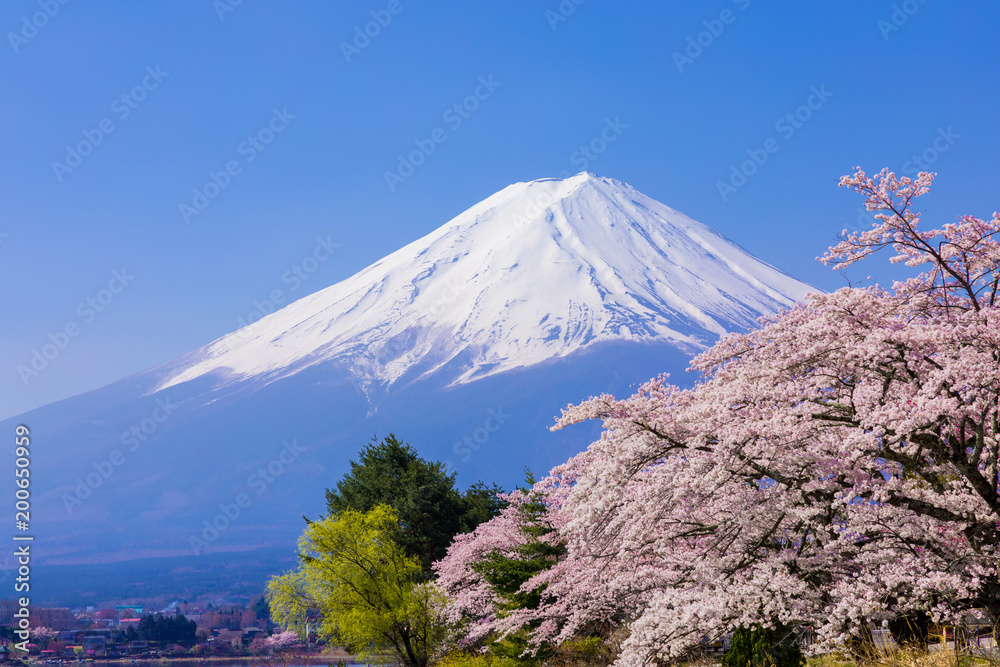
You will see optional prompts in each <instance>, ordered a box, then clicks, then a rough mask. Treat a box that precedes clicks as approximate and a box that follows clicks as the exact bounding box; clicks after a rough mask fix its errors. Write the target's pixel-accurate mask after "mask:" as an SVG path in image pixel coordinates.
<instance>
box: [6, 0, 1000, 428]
mask: <svg viewBox="0 0 1000 667" xmlns="http://www.w3.org/2000/svg"><path fill="white" fill-rule="evenodd" d="M577 1H579V0H577ZM46 12H47V14H46ZM373 12H374V14H373ZM998 19H1000V5H996V4H995V3H987V2H968V3H961V4H958V3H945V2H942V1H941V0H925V1H924V2H920V0H908V1H907V2H891V1H888V0H886V1H882V0H866V1H864V2H862V1H860V0H855V1H848V2H839V3H764V2H761V1H759V0H738V1H732V0H713V1H711V2H699V3H690V2H632V3H611V2H601V1H599V0H585V1H583V2H580V3H579V4H576V3H574V2H573V0H564V1H563V2H562V4H560V3H559V2H556V1H554V0H553V1H549V2H545V1H541V2H534V3H520V2H518V3H515V2H468V3H457V2H453V3H446V4H445V3H439V4H437V5H436V6H434V5H431V3H420V2H413V1H412V0H394V1H393V2H389V1H388V0H386V1H382V0H375V1H374V2H367V3H359V2H337V3H330V2H320V1H319V0H311V1H306V0H304V1H302V2H297V3H276V2H270V3H269V2H264V1H263V0H243V1H242V2H239V3H238V4H237V2H236V0H217V1H216V2H213V1H212V0H179V1H175V2H144V3H85V2H81V1H80V0H77V1H76V2H71V1H68V2H66V4H62V3H61V2H59V0H41V1H39V0H34V1H26V0H9V1H7V2H4V3H3V5H2V7H0V28H2V31H3V33H4V35H5V37H4V40H3V43H2V44H0V80H2V82H3V88H4V93H5V94H4V95H3V96H2V97H0V113H2V117H3V119H4V121H5V122H4V128H3V129H2V130H0V142H2V143H0V178H2V183H3V186H2V187H0V211H2V215H0V234H3V235H4V236H2V237H0V272H2V276H0V285H2V289H3V294H2V297H3V312H4V324H3V327H2V329H0V350H2V365H0V417H6V416H10V415H13V414H18V413H20V412H23V411H25V410H27V409H30V408H32V407H36V406H39V405H43V404H45V403H48V402H51V401H53V400H57V399H59V398H63V397H66V396H70V395H73V394H76V393H80V392H82V391H85V390H88V389H92V388H95V387H98V386H101V385H103V384H106V383H108V382H111V381H114V380H116V379H119V378H121V377H123V376H126V375H128V374H131V373H134V372H138V371H141V370H144V369H146V368H149V367H151V366H154V365H156V364H159V363H162V362H165V361H167V360H169V359H171V358H173V357H175V356H177V355H179V354H182V353H184V352H187V351H189V350H191V349H194V348H196V347H198V346H201V345H203V344H205V343H207V342H209V341H211V340H213V339H214V338H217V337H219V336H221V335H223V334H225V333H228V332H230V331H232V330H234V329H236V328H237V327H238V325H239V322H240V320H241V319H245V318H247V317H249V316H250V315H252V314H253V313H254V312H255V310H257V306H256V305H255V301H256V302H258V303H259V302H261V301H263V300H267V298H268V296H269V295H270V294H272V293H273V292H275V290H278V291H279V292H280V294H281V295H282V297H283V298H284V299H286V300H291V299H295V298H300V297H302V296H305V295H307V294H309V293H311V292H314V291H316V290H318V289H321V288H323V287H326V286H328V285H330V284H333V283H335V282H337V281H338V280H340V279H343V278H345V277H347V276H349V275H351V274H352V273H354V272H356V271H357V270H359V269H361V268H363V267H364V266H366V265H368V264H370V263H371V262H373V261H375V260H377V259H378V258H380V257H382V256H383V255H385V254H387V253H389V252H391V251H393V250H395V249H396V248H398V247H400V246H402V245H404V244H406V243H408V242H409V241H412V240H414V239H416V238H418V237H420V236H422V235H424V234H426V233H427V232H429V231H431V230H432V229H434V228H435V227H437V226H439V225H440V224H442V223H443V222H445V221H446V220H448V219H450V218H451V217H453V216H454V215H456V214H458V213H459V212H461V211H462V210H464V209H465V208H467V207H469V206H471V205H472V204H474V203H476V202H478V201H479V200H481V199H483V198H484V197H486V196H488V195H490V194H492V193H493V192H495V191H497V190H499V189H501V188H503V187H504V186H506V185H508V184H510V183H512V182H515V181H524V180H531V179H534V178H542V177H549V176H556V175H559V174H560V173H561V172H564V171H569V172H573V173H575V172H578V171H581V170H583V169H584V168H586V169H587V170H589V171H593V172H595V173H598V174H600V175H603V176H610V177H613V178H617V179H620V180H623V181H627V182H629V183H631V184H632V185H634V186H635V187H637V188H638V189H639V190H641V191H643V192H645V193H646V194H648V195H650V196H652V197H654V198H656V199H659V200H660V201H662V202H664V203H665V204H667V205H669V206H672V207H674V208H676V209H679V210H681V211H684V212H685V213H687V214H689V215H691V216H692V217H694V218H695V219H698V220H700V221H702V222H704V223H706V224H708V225H710V226H712V227H714V228H715V229H717V230H719V231H720V232H722V233H723V234H725V235H727V236H728V237H730V238H732V239H733V240H735V241H736V242H738V243H740V244H741V245H743V246H744V247H746V248H747V249H749V250H750V251H751V252H753V253H755V254H756V255H758V256H760V257H761V258H763V259H765V260H766V261H769V262H771V263H773V264H775V265H777V266H779V267H780V268H782V269H784V270H785V271H787V272H789V273H791V274H792V275H794V276H796V277H798V278H800V279H802V280H805V281H807V282H810V283H812V284H814V285H816V286H818V287H821V288H824V289H835V288H837V287H839V286H841V285H843V284H845V278H844V277H842V276H840V275H838V274H836V273H833V272H831V271H830V270H829V269H827V268H825V267H823V266H822V265H820V264H818V263H817V262H816V261H815V259H814V258H815V257H816V256H817V255H819V254H822V252H823V251H824V250H825V248H826V247H827V246H828V245H829V244H830V243H831V242H832V241H833V239H834V237H835V235H836V234H837V233H838V232H839V231H840V230H841V229H843V228H844V227H846V226H849V225H850V224H851V223H852V222H853V221H854V220H855V219H856V218H857V207H858V205H859V200H858V199H857V198H856V197H855V196H854V195H852V194H851V193H849V192H846V191H844V190H842V189H838V188H837V186H836V183H837V178H838V177H839V176H840V175H841V174H844V173H847V172H849V171H851V170H852V168H853V166H854V165H856V164H860V165H862V166H863V167H865V168H866V169H868V170H870V171H871V170H877V169H878V168H880V167H882V166H889V167H891V168H893V169H895V170H897V171H906V170H912V171H915V169H916V167H915V165H914V164H913V163H912V156H914V155H917V156H920V155H923V156H924V157H926V158H928V159H930V158H932V159H931V160H930V162H931V164H930V165H929V166H930V168H931V169H933V170H934V171H938V172H939V174H940V176H939V178H938V182H937V184H936V188H935V194H933V195H932V199H929V200H927V202H926V210H927V212H928V218H927V220H928V222H932V221H934V220H937V221H946V220H950V219H953V216H955V215H958V214H961V213H971V214H976V215H980V216H985V215H989V214H991V213H992V211H993V210H994V209H995V208H997V206H998V200H1000V197H998V196H997V192H996V190H997V188H996V184H997V182H998V175H1000V165H998V160H997V155H1000V140H998V133H997V130H996V119H997V109H998V108H1000V93H998V90H1000V89H998V83H1000V77H998V74H1000V55H998V51H997V49H996V47H995V34H994V33H995V28H996V26H997V24H998ZM373 22H374V23H373ZM366 29H367V31H368V32H369V33H370V34H371V35H374V36H361V37H359V34H361V35H363V34H364V32H365V30H366ZM678 54H679V55H678ZM483 82H486V83H483ZM477 94H478V99H477V98H476V95H477ZM123 96H124V97H123ZM470 96H472V97H470ZM455 105H459V109H457V110H456V109H455ZM803 105H805V106H803ZM810 105H811V108H810ZM787 114H792V119H789V118H788V117H787ZM795 114H798V118H797V119H796V118H795ZM782 119H784V120H782ZM608 123H613V124H615V125H616V126H617V128H618V130H617V134H616V135H615V140H614V141H613V142H610V143H607V144H606V145H603V146H602V143H601V141H598V138H599V137H601V133H602V131H603V129H604V128H605V127H607V125H608ZM608 136H610V134H609V135H608ZM253 137H256V139H252V138H253ZM769 140H770V143H767V142H768V141H769ZM255 141H256V144H255V143H254V142H255ZM265 141H267V142H269V143H264V142H265ZM81 143H82V147H81ZM420 145H422V146H424V148H425V153H429V154H427V155H420V156H417V159H416V160H415V161H419V162H422V163H421V164H420V165H419V166H417V167H415V168H414V169H413V171H412V173H410V172H409V170H407V169H406V168H405V167H404V168H403V169H402V171H401V172H400V171H399V168H400V158H399V156H400V155H404V156H409V155H410V154H411V153H412V152H413V151H415V150H419V146H420ZM430 146H433V149H434V150H433V152H431V151H430V149H429V147H430ZM586 146H591V147H592V148H593V149H594V150H593V151H592V152H591V153H590V154H589V155H587V154H585V153H584V152H583V151H581V147H586ZM67 147H69V148H71V149H73V150H72V152H73V153H74V154H76V156H75V157H74V155H73V154H68V153H69V151H68V150H67ZM765 147H769V148H770V150H771V152H768V151H767V150H765ZM77 148H80V150H79V151H77V150H76V149H77ZM597 149H600V150H597ZM748 151H749V152H748ZM82 153H86V154H85V155H81V154H82ZM765 154H766V158H767V159H766V161H763V159H762V158H763V156H764V155H765ZM754 155H756V156H757V158H758V161H759V162H762V164H760V165H759V166H757V165H751V166H750V167H747V170H748V171H753V172H754V173H753V174H752V175H751V176H750V177H748V178H746V180H745V182H741V181H740V180H739V179H738V178H737V179H736V180H734V181H731V180H730V178H731V176H732V169H733V167H734V165H735V166H736V167H737V168H738V167H739V165H740V164H741V163H743V162H744V161H745V160H748V159H752V157H753V156H754ZM251 158H252V159H251ZM421 158H423V159H422V160H421ZM54 163H58V164H54ZM227 166H228V168H229V169H230V172H229V173H226V169H227ZM393 171H396V172H397V175H398V174H399V173H403V174H405V178H403V179H402V180H401V181H399V180H396V179H391V180H393V183H392V187H390V186H389V185H388V184H387V181H386V176H385V174H386V172H393ZM213 173H214V174H215V181H216V183H219V184H224V187H214V188H213V185H212V184H213V179H212V176H211V174H213ZM720 182H729V184H730V185H733V183H738V184H739V187H734V189H733V190H729V189H728V188H723V189H724V190H725V192H723V193H720V187H719V183H720ZM206 186H208V187H207V189H208V193H209V194H214V195H215V196H214V197H213V198H211V199H208V198H206V199H204V200H200V199H198V196H199V195H197V194H196V193H195V190H196V189H197V190H198V192H200V193H202V196H204V194H205V189H206ZM723 195H724V196H723ZM196 204H198V205H199V206H203V210H200V211H198V212H197V214H191V213H190V211H188V215H184V214H183V211H182V210H181V205H187V206H191V207H192V209H194V208H195V205H196ZM318 239H319V240H318ZM333 244H336V248H334V249H333V250H329V249H328V247H329V246H331V245H333ZM319 258H322V259H319ZM296 267H298V268H296ZM115 271H117V272H118V276H117V277H116V275H115V273H114V272H115ZM869 274H871V275H874V276H875V277H876V278H881V279H882V280H887V279H889V278H890V277H891V274H890V273H888V272H886V270H885V269H884V267H883V266H882V265H880V264H877V263H874V264H869V265H867V266H864V267H862V268H860V269H859V270H858V271H857V272H854V273H852V274H851V276H852V278H853V279H858V278H864V277H865V276H867V275H869ZM88 299H90V300H93V301H90V302H88ZM67 326H69V327H70V328H71V330H72V331H73V332H74V334H73V335H72V336H71V337H70V336H68V335H67V337H65V338H63V337H62V336H61V335H60V332H65V331H66V328H67ZM53 340H55V341H56V342H60V341H61V342H64V343H65V347H64V349H60V350H59V352H58V354H57V355H55V357H54V358H53V359H51V360H49V361H48V365H47V366H46V367H45V368H44V370H43V371H42V372H41V373H39V374H38V375H37V376H30V377H28V379H27V382H25V381H24V379H23V378H22V377H21V376H20V375H19V373H18V371H17V367H18V365H19V364H28V363H30V360H31V357H32V352H33V350H36V349H41V347H42V346H43V345H45V344H47V343H50V342H51V341H53Z"/></svg>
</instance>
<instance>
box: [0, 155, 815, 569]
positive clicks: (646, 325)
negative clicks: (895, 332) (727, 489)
mask: <svg viewBox="0 0 1000 667" xmlns="http://www.w3.org/2000/svg"><path fill="white" fill-rule="evenodd" d="M808 291H810V287H809V286H807V285H805V284H803V283H801V282H799V281H796V280H794V279H793V278H791V277H789V276H787V275H786V274H784V273H782V272H781V271H779V270H778V269H776V268H774V267H772V266H770V265H768V264H766V263H764V262H762V261H760V260H758V259H756V258H755V257H753V256H751V255H750V254H749V253H747V252H746V251H745V250H743V249H742V248H740V247H739V246H737V245H735V244H734V243H732V242H731V241H729V240H727V239H726V238H724V237H722V236H720V235H719V234H717V233H716V232H714V231H712V230H711V229H710V228H708V227H706V226H705V225H702V224H701V223H698V222H696V221H694V220H692V219H690V218H688V217H687V216H685V215H683V214H682V213H679V212H677V211H674V210H673V209H670V208H668V207H667V206H664V205H663V204H660V203H659V202H657V201H654V200H652V199H650V198H649V197H647V196H645V195H643V194H642V193H640V192H637V191H636V190H635V189H633V188H632V187H630V186H628V185H626V184H624V183H621V182H619V181H615V180H613V179H607V178H599V177H597V176H594V175H593V174H589V173H581V174H578V175H576V176H573V177H571V178H567V179H542V180H537V181H531V182H528V183H516V184H514V185H511V186H509V187H507V188H505V189H503V190H501V191H500V192H498V193H496V194H494V195H493V196H491V197H489V198H487V199H486V200H484V201H482V202H480V203H479V204H476V205H475V206H473V207H472V208H470V209H469V210H467V211H465V212H463V213H461V214H460V215H458V216H457V217H455V218H454V219H452V220H451V221H449V222H447V223H446V224H444V225H443V226H442V227H440V228H439V229H437V230H435V231H433V232H431V233H430V234H428V235H427V236H425V237H424V238H421V239H419V240H417V241H414V242H413V243H411V244H409V245H407V246H406V247H404V248H401V249H400V250H398V251H396V252H394V253H392V254H391V255H389V256H387V257H385V258H383V259H381V260H379V261H377V262H375V263H374V264H372V265H371V266H369V267H368V268H366V269H364V270H363V271H361V272H359V273H357V274H356V275H354V276H352V277H350V278H348V279H346V280H344V281H342V282H340V283H337V284H335V285H332V286H330V287H328V288H326V289H323V290H321V291H319V292H316V293H314V294H312V295H310V296H307V297H305V298H303V299H300V300H299V301H296V302H294V303H292V304H290V305H288V306H286V307H285V308H283V309H281V310H279V311H277V312H275V313H273V314H271V315H269V316H267V317H264V318H262V319H261V320H259V321H257V322H255V323H253V324H251V325H249V326H247V327H245V328H243V329H240V330H239V331H236V332H234V333H232V334H229V335H227V336H224V337H222V338H220V339H218V340H216V341H214V342H212V343H210V344H208V345H206V346H205V347H203V348H200V349H198V350H195V351H193V352H191V353H189V354H187V355H184V356H182V357H180V358H178V359H176V360H174V361H171V362H169V363H166V364H163V365H161V366H159V367H157V368H153V369H151V370H149V371H146V372H143V373H140V374H137V375H134V376H132V377H129V378H125V379H123V380H120V381H118V382H116V383H113V384H111V385H108V386H106V387H103V388H101V389H98V390H95V391H92V392H88V393H86V394H82V395H80V396H76V397H73V398H70V399H67V400H64V401H60V402H58V403H54V404H51V405H48V406H45V407H43V408H39V409H38V410H34V411H32V412H30V413H27V414H26V415H22V416H20V417H18V418H15V419H11V420H7V422H5V424H4V427H5V428H8V429H12V428H13V425H14V424H16V423H25V424H28V425H29V426H30V427H31V428H32V430H33V437H34V440H35V442H36V443H38V446H37V447H36V449H35V455H34V456H35V457H34V460H33V469H32V475H33V477H32V481H33V489H34V493H35V496H34V503H35V504H34V507H33V510H34V512H33V525H32V528H33V530H34V531H35V532H36V534H37V539H38V540H39V545H40V546H41V545H44V549H41V548H40V549H39V550H38V556H37V558H38V559H40V560H41V561H42V562H50V563H58V562H62V563H82V562H107V561H113V560H123V559H130V558H140V557H156V556H182V555H184V554H190V555H194V554H198V553H204V552H205V551H232V552H236V551H240V550H248V549H253V548H256V547H263V546H287V547H288V548H291V547H292V545H293V543H294V539H295V537H296V536H297V535H298V534H299V533H300V532H301V529H302V527H303V523H302V521H301V516H302V515H303V514H305V515H307V516H311V517H314V516H317V515H318V514H321V513H322V512H323V511H324V504H323V499H324V494H323V491H324V489H325V488H326V487H329V486H331V485H333V484H334V483H335V482H336V481H337V480H338V479H339V478H340V477H341V475H342V474H343V473H344V471H345V470H346V469H347V462H348V460H349V459H350V458H351V457H353V456H354V455H355V454H356V453H357V451H358V449H359V448H360V447H361V446H362V445H363V444H364V443H365V442H367V441H369V440H370V439H371V437H372V435H373V434H377V435H379V436H380V437H381V436H383V435H385V434H387V433H388V432H390V431H393V432H395V433H396V434H397V435H398V436H399V437H401V438H403V439H404V440H407V441H409V442H411V443H412V444H414V445H415V446H416V447H417V448H418V449H419V450H420V451H421V453H422V454H423V455H424V456H427V457H429V458H433V459H440V460H444V461H447V462H448V463H449V465H450V466H451V467H452V469H453V470H455V471H456V472H457V473H458V481H459V483H460V484H461V485H463V486H464V485H467V484H469V483H471V482H473V481H476V480H477V479H483V480H486V481H488V482H492V481H497V482H500V483H501V484H503V485H505V486H507V487H508V488H509V487H510V486H511V485H512V484H513V483H515V482H517V481H519V480H520V477H521V473H522V470H523V468H524V467H525V466H530V467H531V468H532V469H533V470H534V471H535V472H537V473H543V472H545V471H546V470H548V469H549V468H550V467H551V466H552V465H555V464H557V463H560V462H562V461H564V460H566V459H567V458H568V457H569V456H571V455H573V454H575V453H577V452H578V451H580V450H581V449H583V448H585V447H586V446H587V444H588V443H589V442H590V441H591V439H592V438H593V437H594V436H596V435H597V433H598V425H587V426H580V427H575V428H573V429H567V430H565V431H560V432H558V433H550V432H548V431H547V430H546V427H547V426H549V425H550V424H552V420H553V418H554V417H555V416H556V415H557V414H558V413H559V410H560V409H561V408H562V407H564V406H565V405H566V404H567V403H569V402H578V401H580V400H582V399H584V398H586V397H587V396H588V395H591V394H596V393H600V392H604V391H607V392H611V393H619V394H624V393H626V392H629V391H630V387H631V386H633V385H634V384H635V383H638V382H641V381H643V380H646V379H648V378H650V377H652V376H654V375H657V374H659V373H661V372H664V371H672V372H674V373H675V380H677V381H681V382H683V381H684V377H683V375H682V373H681V374H679V373H678V372H679V371H683V369H684V368H685V367H686V366H687V361H688V359H689V358H690V355H691V354H692V353H694V352H697V351H699V350H701V349H704V348H706V347H707V346H709V345H711V344H712V343H713V342H714V341H715V340H717V339H718V337H719V336H720V335H722V334H724V333H725V332H728V331H734V330H743V329H747V328H749V327H751V326H753V324H754V322H755V319H756V318H757V317H759V316H761V315H765V314H768V313H772V312H775V311H776V310H779V309H782V308H785V307H787V306H790V305H791V304H793V303H794V302H795V301H797V300H799V299H801V298H802V297H803V296H804V295H805V294H806V293H807V292H808ZM8 432H11V431H10V430H8ZM0 484H6V485H8V486H11V488H10V489H8V490H9V491H10V494H13V488H12V482H11V480H4V481H3V482H0ZM3 488H7V487H3Z"/></svg>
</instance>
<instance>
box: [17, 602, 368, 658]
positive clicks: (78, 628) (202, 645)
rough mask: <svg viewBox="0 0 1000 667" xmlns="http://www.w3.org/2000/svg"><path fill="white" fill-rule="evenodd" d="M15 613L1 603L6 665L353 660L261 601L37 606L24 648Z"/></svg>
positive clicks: (33, 610) (33, 612) (32, 610)
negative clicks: (288, 628)
mask: <svg viewBox="0 0 1000 667" xmlns="http://www.w3.org/2000/svg"><path fill="white" fill-rule="evenodd" d="M16 609H17V603H16V601H13V600H0V660H7V661H9V660H27V661H31V662H52V663H57V662H76V661H80V660H88V659H90V660H116V659H128V660H137V659H162V658H199V659H200V658H214V657H217V658H225V657H248V658H251V657H259V658H261V659H263V662H265V663H266V662H268V659H269V658H273V657H274V656H278V655H281V656H288V655H289V654H294V655H295V656H296V660H297V661H299V660H301V661H303V662H308V658H309V657H310V656H314V657H316V658H322V662H323V663H324V664H327V663H331V664H332V663H340V664H347V663H349V662H351V656H350V655H348V654H347V653H345V652H344V651H342V650H339V649H337V648H336V647H330V646H326V645H324V644H323V643H322V642H317V637H316V636H315V634H313V633H309V636H307V637H299V636H298V635H296V634H295V633H293V632H284V631H282V629H281V628H280V627H277V626H275V624H274V623H272V621H271V619H270V613H269V610H268V606H267V602H266V600H265V599H264V598H263V597H258V598H256V599H255V600H254V601H253V602H251V603H250V604H249V605H248V606H241V605H238V604H231V603H222V604H212V603H204V604H201V603H197V604H196V603H188V602H186V601H185V602H180V601H178V602H173V603H170V604H169V605H167V606H166V607H164V608H161V609H150V608H147V607H145V606H143V605H141V604H132V603H122V604H116V605H114V606H109V607H102V608H98V607H93V606H89V607H86V608H81V609H70V608H69V607H39V608H31V609H30V614H31V617H30V624H31V631H30V638H29V640H28V642H27V643H26V644H25V643H24V642H22V641H21V640H20V638H19V637H18V636H17V634H16V633H15V630H16V628H17V620H18V619H16V618H15V616H14V614H15V611H16ZM25 648H26V649H27V652H25V651H24V650H22V649H25Z"/></svg>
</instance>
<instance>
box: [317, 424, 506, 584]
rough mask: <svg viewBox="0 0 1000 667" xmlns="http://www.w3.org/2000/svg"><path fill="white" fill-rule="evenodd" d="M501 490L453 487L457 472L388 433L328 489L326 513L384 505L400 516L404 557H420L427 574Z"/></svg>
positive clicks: (493, 506) (488, 511)
mask: <svg viewBox="0 0 1000 667" xmlns="http://www.w3.org/2000/svg"><path fill="white" fill-rule="evenodd" d="M502 492H503V489H501V488H499V487H498V486H496V485H494V486H492V487H487V486H486V485H485V484H483V483H482V482H479V483H477V484H474V485H473V486H472V487H470V488H469V489H468V491H466V493H465V495H464V496H463V495H462V494H460V493H459V492H458V490H457V489H456V488H455V473H454V472H453V473H451V474H449V473H448V472H447V470H446V467H445V465H444V464H443V463H441V462H438V461H428V460H426V459H424V458H422V457H420V456H419V455H418V454H417V451H416V450H415V449H414V448H413V447H411V446H410V445H408V444H405V443H403V442H401V441H400V440H399V439H397V438H396V436H395V435H393V434H391V433H390V434H389V435H388V436H386V437H385V438H383V440H382V441H381V442H379V441H378V440H377V439H373V440H372V442H371V443H370V444H369V445H367V446H366V447H365V448H364V449H362V450H361V452H360V454H359V455H358V460H357V461H351V470H350V472H348V473H347V474H346V475H345V476H344V478H343V479H342V480H341V481H339V482H337V486H336V488H335V489H327V491H326V504H327V511H328V513H329V516H331V517H332V516H336V515H337V514H340V513H341V512H344V511H346V510H349V509H351V510H355V511H358V512H368V511H370V510H371V509H373V508H374V507H376V506H378V505H388V506H389V507H391V508H392V509H393V510H395V512H396V515H397V516H398V518H399V533H398V535H397V538H396V539H397V541H398V542H399V544H401V545H402V547H403V549H404V551H405V552H406V554H407V555H409V556H413V557H416V558H418V559H419V561H420V566H421V570H422V572H423V574H424V576H425V577H429V576H430V573H431V564H432V563H433V562H434V561H436V560H438V559H440V558H442V557H443V556H444V554H445V552H446V551H447V549H448V546H449V545H450V544H451V541H452V539H453V538H454V536H455V535H457V534H459V533H462V532H468V531H471V530H473V529H474V528H475V527H476V526H478V525H479V524H480V523H482V522H483V521H486V520H488V519H490V518H492V517H493V516H496V514H497V513H499V511H500V509H502V507H503V503H502V501H501V500H500V499H499V498H497V497H496V494H497V493H502Z"/></svg>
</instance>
